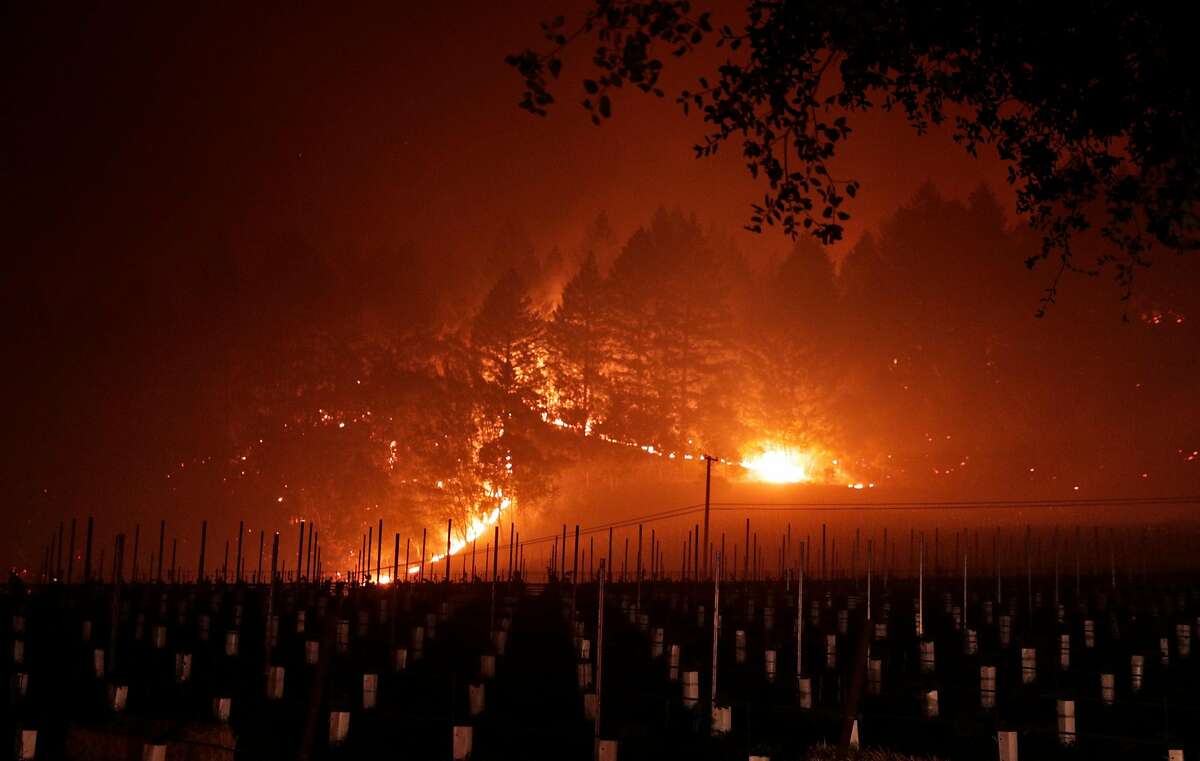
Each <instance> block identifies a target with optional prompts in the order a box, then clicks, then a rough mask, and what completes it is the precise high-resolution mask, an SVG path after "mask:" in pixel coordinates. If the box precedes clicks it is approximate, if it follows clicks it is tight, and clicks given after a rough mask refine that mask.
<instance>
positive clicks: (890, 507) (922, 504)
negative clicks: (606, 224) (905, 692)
mask: <svg viewBox="0 0 1200 761" xmlns="http://www.w3.org/2000/svg"><path fill="white" fill-rule="evenodd" d="M1198 504H1200V496H1178V497H1100V498H1092V499H1086V498H1071V499H1024V500H963V501H913V502H865V503H864V502H713V503H712V509H713V510H715V511H721V512H735V511H746V510H753V511H755V512H841V511H845V512H849V511H850V510H851V509H853V510H855V511H870V512H889V511H892V512H906V511H941V510H945V511H955V510H1021V509H1026V508H1034V507H1045V508H1069V507H1097V508H1110V507H1139V506H1152V505H1178V506H1185V505H1198ZM703 510H704V505H703V504H695V505H682V506H680V507H674V508H670V509H667V510H662V511H659V512H654V513H646V514H643V515H636V516H631V517H629V518H623V519H620V520H616V521H611V522H608V523H600V524H597V525H595V526H589V527H584V528H580V530H579V531H580V535H588V534H597V533H600V532H603V531H607V530H608V529H610V528H613V529H617V528H628V527H631V526H636V525H638V524H639V523H643V524H644V523H655V522H658V521H664V520H671V519H672V518H682V517H683V516H685V515H691V514H693V513H699V512H702V511H703ZM560 537H561V535H560V534H558V533H554V534H547V535H545V536H539V537H534V538H532V539H522V540H521V542H520V544H521V545H530V544H543V543H546V542H552V541H554V540H556V539H559V538H560ZM500 548H501V549H507V548H508V545H507V544H502V545H500Z"/></svg>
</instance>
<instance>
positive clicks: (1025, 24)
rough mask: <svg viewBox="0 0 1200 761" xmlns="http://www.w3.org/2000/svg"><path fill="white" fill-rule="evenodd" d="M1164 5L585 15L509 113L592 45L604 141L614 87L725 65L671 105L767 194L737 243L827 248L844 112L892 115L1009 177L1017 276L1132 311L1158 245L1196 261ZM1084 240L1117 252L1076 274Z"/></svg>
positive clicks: (640, 3)
mask: <svg viewBox="0 0 1200 761" xmlns="http://www.w3.org/2000/svg"><path fill="white" fill-rule="evenodd" d="M1175 7H1176V6H1174V5H1173V4H1171V3H1165V2H1151V3H1143V2H1135V1H1134V0H1101V1H1100V2H1088V3H1083V2H1065V3H1045V2H1032V1H1031V0H1015V1H1014V2H1008V3H993V2H987V1H986V0H963V1H960V2H954V3H941V2H933V3H928V2H891V1H890V0H847V2H840V3H829V2H822V1H818V0H747V4H746V15H745V19H746V20H745V24H744V26H742V27H741V28H736V29H735V28H733V27H731V26H722V27H720V28H719V29H718V28H716V27H714V25H713V23H712V21H711V20H710V14H709V13H694V12H693V8H692V6H691V4H690V3H689V2H686V0H637V1H634V2H631V1H628V0H594V2H593V4H592V5H591V6H590V8H589V10H588V12H587V14H586V16H585V17H584V18H583V20H582V21H581V22H580V23H579V24H578V25H577V26H574V27H570V28H568V27H567V25H566V21H565V20H564V19H563V18H562V17H559V18H556V19H554V20H553V21H550V22H548V23H545V24H543V33H544V35H545V37H546V40H547V42H548V43H549V45H550V47H549V48H548V49H546V50H542V51H535V50H527V51H525V52H522V53H519V54H515V55H512V56H509V57H508V59H507V60H508V63H509V64H510V65H512V66H513V67H515V68H516V69H517V71H518V72H519V73H520V74H521V76H522V77H523V79H524V82H525V88H526V89H525V93H524V97H523V99H522V101H521V107H522V108H524V109H526V110H528V111H530V112H532V113H534V114H539V115H544V114H545V113H546V110H547V108H548V107H549V106H550V105H551V104H552V103H554V100H555V99H554V96H553V95H552V94H551V92H550V87H551V84H550V80H552V79H557V78H558V77H559V76H560V73H561V71H562V66H563V57H562V56H563V52H564V49H565V48H566V47H567V46H568V45H569V44H571V43H572V42H574V43H575V44H586V45H589V46H590V48H591V53H592V55H591V64H590V65H591V68H592V71H591V72H589V73H588V74H587V76H586V77H585V78H584V79H583V83H582V84H583V90H584V92H583V95H584V99H583V107H584V108H585V109H586V110H587V111H588V112H589V113H590V114H591V118H592V120H593V121H594V122H595V123H596V124H600V123H601V122H602V121H603V120H604V119H607V118H608V117H609V116H610V115H611V112H612V105H611V97H612V93H613V91H614V90H616V89H619V88H622V87H624V86H626V85H631V86H633V87H635V88H637V89H639V90H641V91H643V92H647V93H652V94H654V95H656V96H658V97H663V96H664V95H665V93H664V92H663V90H662V88H661V87H660V75H661V73H662V71H663V68H664V65H665V64H664V59H667V58H670V57H672V56H676V57H678V56H684V55H687V54H689V53H692V52H694V51H695V50H696V49H697V47H698V46H700V45H702V44H712V45H715V46H716V47H718V48H724V49H725V50H726V51H728V57H727V58H726V59H725V62H724V63H723V64H722V65H720V66H719V67H717V70H716V71H715V72H714V73H713V74H712V75H710V76H708V77H701V78H700V79H699V83H698V87H697V88H696V89H687V90H683V91H681V92H679V93H678V94H677V96H676V100H677V102H678V103H679V104H680V105H681V106H682V107H683V109H684V111H685V112H687V111H689V110H691V109H698V110H699V111H700V112H701V113H702V114H703V118H704V121H705V122H706V123H707V124H708V125H709V126H710V129H709V131H708V133H707V135H706V136H705V138H704V140H703V142H702V143H701V144H699V145H696V146H695V151H696V154H697V156H709V155H712V154H713V153H715V152H716V151H717V150H718V149H719V148H720V147H721V146H722V145H723V144H724V143H726V142H727V141H730V140H737V141H740V143H741V149H742V154H743V156H744V157H745V160H746V165H747V167H748V168H749V171H750V172H751V174H752V175H754V176H755V177H758V178H762V179H763V180H764V181H765V183H766V184H767V192H766V193H765V195H764V197H763V199H762V201H761V202H760V203H758V204H755V205H754V206H753V214H752V216H751V218H750V222H749V224H748V225H747V227H748V228H749V229H751V230H753V231H756V232H758V231H761V230H762V229H763V226H764V225H768V226H770V225H778V226H780V227H781V228H782V229H783V231H784V232H785V233H787V234H788V235H789V236H793V237H794V236H796V235H798V234H800V233H801V232H803V231H807V232H809V233H811V234H812V235H814V236H816V237H817V238H818V239H819V240H821V241H822V242H824V243H830V242H833V241H836V240H838V239H840V238H841V237H842V235H843V222H845V220H846V219H848V218H849V213H848V212H847V211H846V207H847V206H848V199H853V197H854V196H855V194H856V192H857V190H858V188H859V183H858V181H857V180H855V179H854V178H849V177H838V176H835V174H834V172H833V169H832V167H831V161H832V159H833V158H834V157H835V155H836V154H837V149H838V147H839V143H840V142H841V141H842V140H845V139H846V138H847V136H848V135H849V134H850V133H851V124H850V119H851V117H852V116H853V114H855V113H857V112H863V111H867V110H870V109H884V110H889V111H890V110H896V111H899V112H901V113H903V114H904V116H905V117H906V118H907V120H908V122H909V123H910V124H911V125H912V126H913V127H914V128H915V129H916V130H917V131H918V132H921V133H924V132H925V131H926V130H928V129H929V127H930V126H931V125H938V124H945V125H947V127H948V128H949V129H950V130H951V134H952V135H953V139H954V141H955V142H956V143H958V144H960V145H961V146H962V147H963V148H964V149H965V150H966V151H967V152H968V153H970V154H971V155H976V154H977V152H978V151H979V149H980V148H981V147H985V146H986V147H990V148H992V149H993V150H995V151H996V152H997V154H998V155H999V157H1000V158H1001V159H1002V160H1003V161H1004V162H1005V163H1006V164H1007V166H1008V180H1009V182H1010V183H1011V184H1012V185H1013V186H1014V187H1015V190H1016V197H1017V211H1018V212H1019V213H1021V214H1022V215H1024V216H1025V217H1026V218H1027V219H1028V220H1029V222H1030V223H1031V224H1032V226H1033V227H1034V228H1035V229H1036V230H1037V231H1038V232H1039V233H1040V235H1041V237H1042V247H1041V251H1040V252H1039V253H1038V254H1037V255H1035V256H1033V257H1031V258H1030V259H1029V260H1028V261H1027V264H1028V265H1029V266H1033V265H1034V264H1035V263H1036V262H1037V261H1038V260H1040V259H1045V258H1048V257H1051V256H1053V257H1054V258H1055V259H1056V260H1057V261H1058V263H1059V268H1058V272H1059V273H1060V274H1061V272H1062V271H1064V270H1067V269H1077V270H1084V271H1099V270H1100V269H1103V268H1104V267H1106V266H1108V265H1112V266H1114V267H1115V270H1116V275H1117V278H1118V280H1119V281H1120V282H1121V283H1122V285H1123V286H1124V288H1125V291H1126V295H1128V290H1129V286H1130V284H1131V282H1132V279H1133V276H1134V273H1135V270H1136V269H1137V268H1138V267H1141V266H1145V265H1147V264H1149V257H1148V253H1149V251H1150V250H1151V248H1153V247H1154V246H1165V247H1167V248H1168V249H1174V250H1178V251H1182V250H1191V249H1195V248H1196V247H1197V246H1198V245H1200V232H1198V230H1197V220H1196V203H1197V198H1198V197H1200V149H1198V147H1197V146H1198V139H1197V135H1200V116H1198V114H1197V109H1196V108H1195V101H1196V90H1195V87H1194V86H1193V84H1192V82H1191V77H1192V76H1193V74H1192V73H1193V72H1194V71H1196V69H1197V66H1196V61H1195V59H1196V53H1195V49H1196V47H1195V44H1194V30H1193V29H1192V27H1191V25H1190V24H1188V23H1186V22H1185V21H1184V20H1183V19H1181V18H1179V13H1178V11H1176V10H1174V8H1175ZM1093 225H1095V229H1096V230H1097V231H1098V232H1099V233H1100V234H1101V235H1103V237H1104V238H1105V239H1107V240H1108V241H1109V242H1110V243H1111V244H1112V245H1111V246H1104V247H1103V251H1104V252H1103V253H1099V254H1096V255H1094V258H1093V257H1092V256H1091V255H1089V258H1088V260H1087V261H1081V257H1080V256H1077V255H1074V254H1073V252H1072V241H1073V240H1075V239H1076V238H1077V236H1078V234H1079V233H1081V232H1083V231H1085V230H1088V229H1089V228H1092V227H1093ZM1055 281H1056V282H1057V277H1056V278H1055ZM1053 297H1054V291H1053V286H1052V287H1051V288H1050V289H1049V290H1048V292H1047V296H1046V300H1047V301H1052V300H1053Z"/></svg>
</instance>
